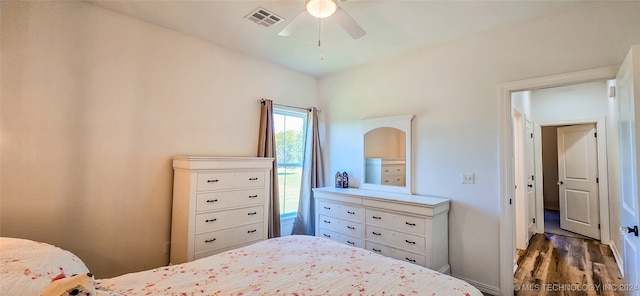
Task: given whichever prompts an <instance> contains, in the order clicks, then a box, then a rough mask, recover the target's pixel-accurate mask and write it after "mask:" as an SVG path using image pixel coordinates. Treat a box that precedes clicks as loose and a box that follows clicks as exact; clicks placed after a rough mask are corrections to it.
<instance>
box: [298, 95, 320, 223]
mask: <svg viewBox="0 0 640 296" xmlns="http://www.w3.org/2000/svg"><path fill="white" fill-rule="evenodd" d="M323 186H324V170H323V165H322V151H321V149H320V134H319V133H318V110H317V109H316V108H313V107H312V108H311V109H310V111H309V115H308V117H307V133H306V139H305V145H304V161H303V164H302V184H301V185H300V202H299V203H298V215H297V217H296V220H295V222H294V223H293V232H292V234H306V235H314V234H315V216H316V208H315V199H314V197H313V190H312V189H313V188H318V187H323Z"/></svg>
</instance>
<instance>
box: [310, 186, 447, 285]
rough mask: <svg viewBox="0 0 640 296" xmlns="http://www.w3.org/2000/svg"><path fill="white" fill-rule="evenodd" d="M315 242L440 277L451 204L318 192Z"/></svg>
mask: <svg viewBox="0 0 640 296" xmlns="http://www.w3.org/2000/svg"><path fill="white" fill-rule="evenodd" d="M314 197H315V200H316V236H322V237H326V238H329V239H332V240H335V241H338V242H342V243H344V244H348V245H352V246H355V247H359V248H366V249H368V250H370V251H372V252H375V253H378V254H381V255H384V256H388V257H393V258H396V259H399V260H403V261H407V262H411V263H414V264H418V265H422V266H425V267H427V268H430V269H433V270H437V271H439V272H442V273H447V274H448V273H450V269H451V268H450V266H449V224H448V223H449V218H448V213H449V203H450V200H449V199H445V198H438V197H429V196H420V195H413V194H399V193H388V192H381V191H369V190H360V189H356V188H331V187H325V188H316V189H314Z"/></svg>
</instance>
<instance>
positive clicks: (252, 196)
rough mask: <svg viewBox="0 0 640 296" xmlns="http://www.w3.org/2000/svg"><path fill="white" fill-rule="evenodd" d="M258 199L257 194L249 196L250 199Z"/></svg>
mask: <svg viewBox="0 0 640 296" xmlns="http://www.w3.org/2000/svg"><path fill="white" fill-rule="evenodd" d="M256 197H258V195H257V194H256V195H249V198H256Z"/></svg>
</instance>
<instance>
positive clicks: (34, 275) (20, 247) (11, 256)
mask: <svg viewBox="0 0 640 296" xmlns="http://www.w3.org/2000/svg"><path fill="white" fill-rule="evenodd" d="M88 272H89V269H88V268H87V266H86V265H85V264H84V262H82V260H80V258H78V257H77V256H76V255H74V254H73V253H71V252H69V251H66V250H63V249H60V248H58V247H55V246H52V245H50V244H46V243H40V242H34V241H31V240H26V239H19V238H8V237H0V295H40V293H41V292H42V291H43V290H44V289H45V287H47V286H48V285H49V284H50V283H51V280H52V279H54V278H55V277H56V276H58V275H60V274H65V275H67V276H71V275H73V274H84V273H88Z"/></svg>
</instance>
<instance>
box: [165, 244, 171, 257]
mask: <svg viewBox="0 0 640 296" xmlns="http://www.w3.org/2000/svg"><path fill="white" fill-rule="evenodd" d="M170 251H171V242H164V253H165V254H169V252H170Z"/></svg>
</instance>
